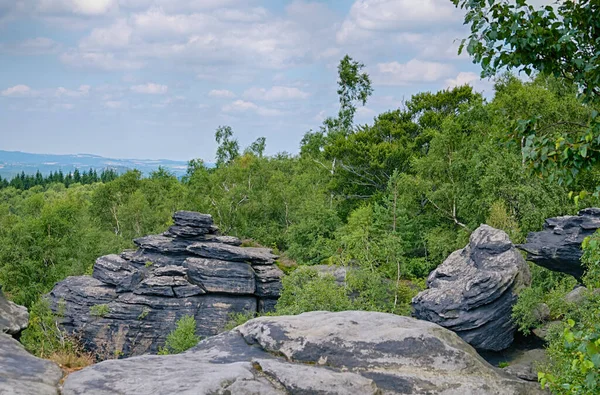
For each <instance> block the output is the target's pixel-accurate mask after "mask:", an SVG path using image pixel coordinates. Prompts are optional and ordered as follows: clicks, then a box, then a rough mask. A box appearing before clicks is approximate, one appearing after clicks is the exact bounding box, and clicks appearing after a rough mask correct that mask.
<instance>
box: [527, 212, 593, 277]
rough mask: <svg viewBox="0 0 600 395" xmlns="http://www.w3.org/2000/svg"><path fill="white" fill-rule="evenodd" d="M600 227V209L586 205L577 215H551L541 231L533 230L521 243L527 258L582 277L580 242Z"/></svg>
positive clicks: (538, 263) (547, 266)
mask: <svg viewBox="0 0 600 395" xmlns="http://www.w3.org/2000/svg"><path fill="white" fill-rule="evenodd" d="M598 228H600V208H586V209H584V210H581V211H580V212H579V213H578V215H575V216H571V215H568V216H562V217H555V218H549V219H547V220H546V221H545V223H544V227H543V230H542V231H541V232H531V233H529V235H527V242H526V243H525V244H522V245H520V246H519V248H520V249H522V250H524V251H525V252H527V260H530V261H531V262H533V263H535V264H536V265H540V266H542V267H545V268H546V269H550V270H554V271H557V272H561V273H566V274H570V275H572V276H573V277H575V278H577V279H581V277H582V276H583V274H584V271H585V269H584V267H583V266H582V265H581V255H582V250H581V243H583V239H585V238H586V237H588V236H591V235H593V234H594V232H596V230H597V229H598Z"/></svg>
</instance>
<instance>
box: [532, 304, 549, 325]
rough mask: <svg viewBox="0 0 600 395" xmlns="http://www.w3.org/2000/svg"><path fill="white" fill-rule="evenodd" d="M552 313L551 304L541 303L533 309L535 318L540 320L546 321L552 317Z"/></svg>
mask: <svg viewBox="0 0 600 395" xmlns="http://www.w3.org/2000/svg"><path fill="white" fill-rule="evenodd" d="M550 313H551V312H550V306H548V305H547V304H546V303H540V304H538V305H537V306H536V307H535V309H533V318H534V319H535V320H536V321H538V322H545V321H548V320H549V319H550Z"/></svg>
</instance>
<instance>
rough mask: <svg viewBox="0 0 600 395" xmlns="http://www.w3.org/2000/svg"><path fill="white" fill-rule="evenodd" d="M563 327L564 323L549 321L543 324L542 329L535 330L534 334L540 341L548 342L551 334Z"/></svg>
mask: <svg viewBox="0 0 600 395" xmlns="http://www.w3.org/2000/svg"><path fill="white" fill-rule="evenodd" d="M562 325H563V323H562V321H549V322H545V323H543V324H542V325H541V326H540V327H538V328H535V329H533V330H532V332H533V334H534V335H536V336H537V337H539V338H540V339H542V340H548V335H549V334H550V332H551V331H553V330H556V329H557V328H562ZM561 330H562V329H561Z"/></svg>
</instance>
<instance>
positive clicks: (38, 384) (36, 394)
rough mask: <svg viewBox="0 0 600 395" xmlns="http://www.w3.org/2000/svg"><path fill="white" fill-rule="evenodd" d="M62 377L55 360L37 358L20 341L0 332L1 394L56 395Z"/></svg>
mask: <svg viewBox="0 0 600 395" xmlns="http://www.w3.org/2000/svg"><path fill="white" fill-rule="evenodd" d="M61 378H62V371H61V370H60V368H59V367H58V365H56V364H55V363H54V362H51V361H48V360H45V359H40V358H37V357H34V356H33V355H31V354H29V353H28V352H27V351H26V350H25V348H23V346H22V345H21V344H20V343H19V342H18V341H16V340H15V339H13V338H12V337H10V336H8V335H4V334H0V394H2V395H57V394H58V382H59V381H60V379H61Z"/></svg>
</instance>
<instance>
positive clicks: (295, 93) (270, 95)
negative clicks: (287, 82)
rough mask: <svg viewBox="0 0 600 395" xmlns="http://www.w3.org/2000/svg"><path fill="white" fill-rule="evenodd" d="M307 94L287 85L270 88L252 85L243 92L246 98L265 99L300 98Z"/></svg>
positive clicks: (306, 96)
mask: <svg viewBox="0 0 600 395" xmlns="http://www.w3.org/2000/svg"><path fill="white" fill-rule="evenodd" d="M309 96H310V95H309V94H308V93H307V92H304V91H302V90H300V89H298V88H294V87H289V86H274V87H272V88H270V89H264V88H256V87H254V88H250V89H248V90H247V91H245V92H244V97H246V98H248V99H252V100H267V101H286V100H302V99H306V98H308V97H309Z"/></svg>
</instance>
